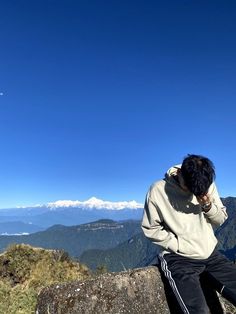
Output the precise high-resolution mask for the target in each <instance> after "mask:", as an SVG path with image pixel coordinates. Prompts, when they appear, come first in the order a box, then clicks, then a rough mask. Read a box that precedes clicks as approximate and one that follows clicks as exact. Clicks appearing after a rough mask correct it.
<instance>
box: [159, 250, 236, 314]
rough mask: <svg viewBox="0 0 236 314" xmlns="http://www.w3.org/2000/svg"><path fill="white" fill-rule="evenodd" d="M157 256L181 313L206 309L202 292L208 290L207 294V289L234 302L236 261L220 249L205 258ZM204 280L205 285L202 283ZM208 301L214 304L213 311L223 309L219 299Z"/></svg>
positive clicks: (216, 311) (170, 255)
mask: <svg viewBox="0 0 236 314" xmlns="http://www.w3.org/2000/svg"><path fill="white" fill-rule="evenodd" d="M159 259H160V261H161V268H162V271H163V272H164V274H165V277H166V278H167V279H168V282H169V284H170V286H171V288H172V290H173V292H174V294H175V297H176V299H177V300H178V303H179V305H180V306H181V310H182V313H187V314H188V313H190V314H199V313H201V314H205V313H208V306H207V302H206V299H205V296H204V293H205V295H206V294H207V293H208V296H209V293H210V295H211V296H212V297H215V298H216V294H215V293H214V289H215V290H217V291H218V292H219V293H221V294H222V296H223V297H225V298H226V299H227V300H229V301H230V302H231V303H232V304H233V305H234V306H236V265H235V264H233V263H232V262H230V261H229V260H228V259H226V258H225V257H224V256H223V255H222V254H220V253H219V252H217V251H214V252H213V253H212V255H211V256H210V257H209V258H208V259H205V260H195V259H190V258H186V257H182V256H180V255H177V254H174V253H171V254H166V255H164V256H160V257H159ZM200 278H201V280H200ZM204 282H205V287H204V285H203V287H202V284H203V283H204ZM203 291H204V292H203ZM208 305H209V308H211V310H212V308H213V310H212V311H213V313H214V314H216V313H217V314H218V313H222V309H220V308H221V307H220V303H219V302H218V304H217V303H214V302H210V303H209V302H208ZM216 307H217V308H218V309H216Z"/></svg>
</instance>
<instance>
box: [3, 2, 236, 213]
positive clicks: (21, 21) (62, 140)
mask: <svg viewBox="0 0 236 314" xmlns="http://www.w3.org/2000/svg"><path fill="white" fill-rule="evenodd" d="M235 31H236V3H235V1H223V0H222V1H218V0H214V1H208V0H205V1H201V0H200V1H190V0H189V1H187V0H178V1H176V0H175V1H174V0H172V1H159V0H156V1H144V0H143V1H139V0H135V1H131V0H125V1H115V0H114V1H113V0H106V1H104V0H99V1H95V0H91V1H85V0H84V1H80V0H76V1H71V0H63V1H60V0H57V1H54V0H47V1H45V0H38V1H37V0H36V1H31V0H20V1H19V0H12V1H7V0H6V1H1V2H0V39H1V49H0V93H1V94H0V145H1V154H0V207H1V208H3V207H11V206H16V205H32V204H37V203H46V202H50V201H56V200H59V199H70V200H85V199H88V198H90V197H91V196H96V197H98V198H101V199H105V200H110V201H122V200H133V199H134V200H136V201H138V202H143V200H144V197H145V194H146V192H147V189H148V187H149V186H150V184H151V183H152V182H153V181H156V180H158V179H160V178H162V177H163V175H164V173H165V171H166V170H167V169H168V168H169V167H170V166H172V165H173V164H177V163H181V161H182V159H183V157H184V156H186V155H187V154H188V153H195V154H202V155H205V156H208V157H209V158H210V159H212V160H213V162H214V164H215V166H216V173H217V178H216V181H217V184H218V189H219V192H220V194H221V196H223V197H225V196H229V195H231V196H236V185H235V178H236V167H235V165H234V163H235V160H236V149H235V134H236V123H235V115H236V107H235V103H236V89H235V86H236V73H235V72H236V36H235Z"/></svg>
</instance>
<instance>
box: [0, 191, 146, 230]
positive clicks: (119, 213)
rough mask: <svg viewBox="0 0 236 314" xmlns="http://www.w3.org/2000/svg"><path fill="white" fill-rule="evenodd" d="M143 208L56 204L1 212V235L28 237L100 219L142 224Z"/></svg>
mask: <svg viewBox="0 0 236 314" xmlns="http://www.w3.org/2000/svg"><path fill="white" fill-rule="evenodd" d="M142 212H143V205H142V204H139V203H137V202H136V201H129V202H127V201H124V202H110V201H103V200H100V199H97V198H95V197H92V198H90V199H88V200H87V201H70V200H65V201H56V202H51V203H48V204H45V205H35V206H31V207H18V208H9V209H0V222H1V223H0V234H8V235H10V234H28V233H33V232H37V231H41V230H45V229H46V228H49V227H51V226H53V225H58V224H61V225H64V226H74V225H80V224H84V223H89V222H92V221H95V220H99V219H112V220H115V221H121V220H128V219H133V220H139V219H141V216H142Z"/></svg>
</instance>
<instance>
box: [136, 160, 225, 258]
mask: <svg viewBox="0 0 236 314" xmlns="http://www.w3.org/2000/svg"><path fill="white" fill-rule="evenodd" d="M180 167H181V165H177V166H174V167H172V168H170V169H169V170H168V172H167V173H166V175H165V179H163V180H160V181H158V182H156V183H154V184H153V185H152V186H151V187H150V189H149V191H148V193H147V197H146V202H145V207H144V214H143V220H142V229H143V232H144V234H145V236H146V237H147V238H149V239H150V240H151V241H152V242H153V243H155V244H158V245H160V246H161V248H162V252H163V253H168V252H169V253H170V252H175V253H176V254H179V255H182V256H185V257H189V258H193V259H206V258H208V257H209V256H210V255H211V253H212V252H213V250H214V249H215V246H216V244H217V239H216V237H215V235H214V230H213V226H220V225H221V224H223V222H224V221H225V220H226V219H227V213H226V208H225V207H224V206H223V204H222V202H221V200H220V197H219V195H218V192H217V189H216V186H215V184H214V183H213V184H212V185H211V186H210V188H209V191H208V194H209V195H210V198H211V201H212V207H211V209H210V210H209V211H208V212H207V213H205V212H203V211H202V209H201V206H200V205H199V203H198V201H197V199H196V197H195V196H194V195H193V194H192V193H190V192H186V191H184V190H183V189H181V187H180V186H179V184H178V183H177V181H176V180H175V179H174V176H176V175H177V170H178V169H180Z"/></svg>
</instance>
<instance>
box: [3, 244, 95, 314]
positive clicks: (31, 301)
mask: <svg viewBox="0 0 236 314" xmlns="http://www.w3.org/2000/svg"><path fill="white" fill-rule="evenodd" d="M90 276H91V273H90V271H89V269H88V268H87V267H86V266H85V265H82V264H80V263H78V262H75V261H73V260H72V259H71V258H70V257H69V256H68V254H67V253H66V252H64V251H59V250H45V249H41V248H33V247H31V246H30V245H25V244H14V245H11V246H10V247H9V248H8V249H7V251H6V252H4V253H2V254H1V255H0V313H8V314H33V313H35V306H36V302H37V295H38V293H39V291H40V290H41V289H42V288H44V287H46V286H49V285H51V284H56V283H63V282H68V281H73V280H85V279H87V278H89V277H90Z"/></svg>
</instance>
